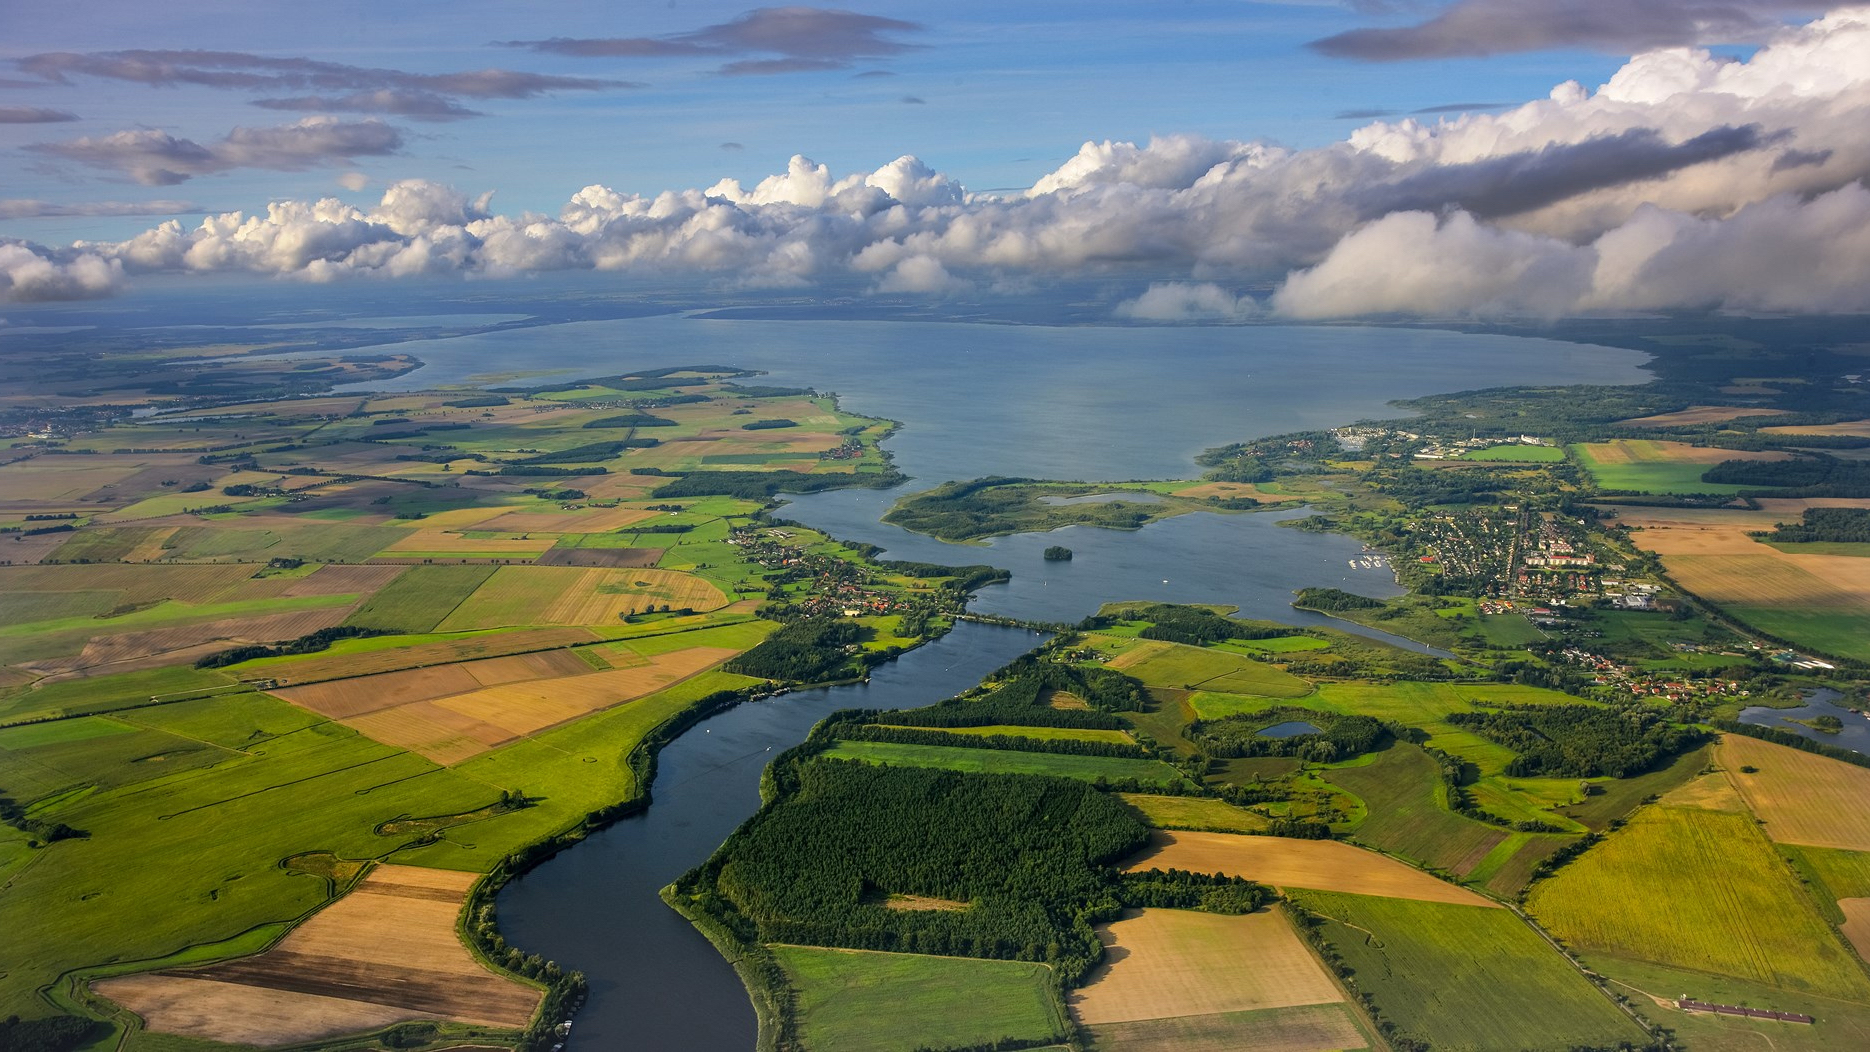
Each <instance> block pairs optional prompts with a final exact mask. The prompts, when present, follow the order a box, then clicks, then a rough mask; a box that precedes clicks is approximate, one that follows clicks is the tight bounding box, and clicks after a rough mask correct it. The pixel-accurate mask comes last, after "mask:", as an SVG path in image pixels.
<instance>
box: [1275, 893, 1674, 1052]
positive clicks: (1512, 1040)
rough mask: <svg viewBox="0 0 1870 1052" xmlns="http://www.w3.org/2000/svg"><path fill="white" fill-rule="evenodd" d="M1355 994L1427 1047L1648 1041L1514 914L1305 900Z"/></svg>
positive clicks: (1348, 899) (1402, 902) (1360, 899)
mask: <svg viewBox="0 0 1870 1052" xmlns="http://www.w3.org/2000/svg"><path fill="white" fill-rule="evenodd" d="M1292 897H1293V900H1294V901H1295V902H1296V903H1297V904H1298V905H1299V906H1301V907H1303V908H1305V909H1307V910H1310V911H1312V912H1314V913H1317V914H1319V915H1321V916H1324V917H1326V918H1329V919H1328V920H1327V921H1326V922H1325V925H1324V935H1325V937H1326V938H1327V939H1328V940H1329V941H1330V943H1331V945H1332V946H1333V947H1335V948H1336V949H1337V951H1338V953H1339V954H1340V955H1341V956H1342V957H1343V958H1344V961H1345V963H1346V964H1348V965H1350V967H1351V968H1352V969H1353V971H1354V972H1355V975H1354V981H1355V983H1356V989H1358V990H1359V991H1361V992H1362V993H1365V994H1368V995H1369V996H1370V997H1371V998H1372V999H1374V1000H1375V1002H1376V1005H1377V1008H1378V1010H1379V1011H1380V1012H1381V1013H1382V1014H1383V1016H1384V1017H1386V1018H1387V1019H1389V1020H1390V1021H1391V1022H1392V1023H1394V1024H1395V1025H1396V1026H1397V1028H1398V1029H1399V1030H1401V1032H1402V1033H1403V1034H1406V1035H1408V1036H1409V1037H1412V1038H1415V1039H1416V1040H1419V1041H1425V1042H1427V1043H1428V1044H1429V1046H1430V1047H1433V1048H1469V1049H1507V1048H1511V1049H1553V1050H1561V1052H1562V1050H1564V1049H1567V1048H1572V1047H1576V1046H1589V1047H1613V1046H1615V1045H1616V1044H1617V1043H1618V1042H1622V1041H1629V1042H1632V1043H1635V1042H1640V1041H1643V1040H1645V1039H1646V1035H1644V1033H1643V1031H1642V1030H1641V1029H1640V1028H1639V1027H1637V1026H1636V1024H1635V1023H1634V1022H1632V1021H1631V1020H1630V1019H1629V1017H1627V1016H1625V1015H1624V1014H1623V1012H1622V1011H1621V1010H1619V1009H1618V1008H1617V1006H1616V1005H1614V1004H1612V1003H1611V1001H1610V999H1609V998H1608V997H1606V996H1605V995H1604V994H1603V993H1601V992H1599V991H1598V990H1597V988H1596V987H1594V986H1592V985H1591V983H1590V982H1589V981H1588V980H1586V979H1585V978H1584V977H1583V976H1582V975H1580V974H1578V972H1577V970H1576V969H1574V968H1573V967H1572V966H1571V964H1570V963H1569V962H1567V961H1566V960H1565V959H1564V958H1563V957H1562V956H1560V955H1559V953H1558V952H1557V951H1556V950H1554V949H1552V948H1551V947H1550V946H1549V945H1547V944H1546V942H1545V940H1544V939H1541V938H1540V937H1539V935H1538V933H1537V932H1535V931H1533V930H1532V929H1531V928H1529V927H1527V925H1526V924H1525V922H1523V921H1521V920H1520V919H1519V918H1518V917H1516V916H1514V915H1513V913H1512V911H1510V910H1503V909H1486V908H1481V907H1475V906H1457V905H1452V904H1448V903H1440V902H1418V901H1412V900H1407V899H1388V898H1377V897H1375V896H1370V895H1347V894H1342V893H1332V892H1320V891H1303V892H1295V893H1293V896H1292Z"/></svg>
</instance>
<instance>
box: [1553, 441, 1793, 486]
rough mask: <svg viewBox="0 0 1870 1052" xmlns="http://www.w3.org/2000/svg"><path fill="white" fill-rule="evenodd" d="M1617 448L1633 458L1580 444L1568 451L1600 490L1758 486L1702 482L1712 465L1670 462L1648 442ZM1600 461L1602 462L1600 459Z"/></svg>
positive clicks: (1625, 443)
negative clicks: (1620, 460)
mask: <svg viewBox="0 0 1870 1052" xmlns="http://www.w3.org/2000/svg"><path fill="white" fill-rule="evenodd" d="M1618 444H1619V445H1621V446H1623V447H1625V448H1627V449H1629V450H1630V451H1631V452H1632V453H1633V454H1634V456H1633V457H1632V458H1631V459H1629V460H1628V461H1626V462H1618V460H1617V458H1615V457H1609V456H1606V455H1605V453H1604V447H1602V446H1599V445H1592V444H1580V445H1574V446H1572V447H1571V451H1572V453H1573V455H1575V456H1576V457H1577V458H1578V463H1580V464H1582V465H1584V469H1585V470H1586V471H1588V472H1590V474H1591V478H1592V480H1593V481H1595V482H1596V483H1597V485H1598V488H1600V489H1606V490H1628V491H1631V492H1634V493H1665V494H1675V493H1713V494H1729V493H1741V492H1744V491H1746V490H1750V489H1759V488H1760V487H1758V486H1737V485H1732V484H1729V483H1721V482H1703V481H1701V476H1702V475H1704V474H1706V473H1707V471H1708V469H1709V468H1710V467H1713V465H1712V464H1697V463H1693V462H1691V461H1685V460H1672V459H1669V458H1668V456H1667V447H1665V446H1662V445H1660V444H1658V443H1656V442H1654V441H1651V440H1648V439H1631V440H1620V441H1619V443H1618ZM1600 458H1602V459H1600Z"/></svg>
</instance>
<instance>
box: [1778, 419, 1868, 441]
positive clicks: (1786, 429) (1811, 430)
mask: <svg viewBox="0 0 1870 1052" xmlns="http://www.w3.org/2000/svg"><path fill="white" fill-rule="evenodd" d="M1760 430H1761V431H1763V432H1765V433H1767V434H1769V435H1843V436H1846V437H1849V438H1870V420H1845V421H1842V422H1841V423H1836V424H1784V425H1778V426H1774V427H1762V428H1760Z"/></svg>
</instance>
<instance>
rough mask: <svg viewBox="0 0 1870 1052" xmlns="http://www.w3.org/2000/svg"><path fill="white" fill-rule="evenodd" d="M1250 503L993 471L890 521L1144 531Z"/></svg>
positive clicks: (904, 504)
mask: <svg viewBox="0 0 1870 1052" xmlns="http://www.w3.org/2000/svg"><path fill="white" fill-rule="evenodd" d="M1248 507H1259V504H1258V503H1257V502H1254V501H1251V500H1247V501H1244V502H1243V501H1241V500H1238V499H1235V500H1226V501H1223V500H1211V499H1192V498H1187V497H1181V496H1177V495H1176V494H1175V493H1173V492H1164V491H1158V490H1152V489H1147V488H1145V487H1144V485H1142V484H1140V483H1088V482H1048V481H1041V480H1038V479H1027V478H1005V477H999V476H993V477H988V478H979V479H972V480H968V481H965V482H944V483H942V484H941V485H939V486H937V487H935V488H934V489H931V490H927V491H924V492H922V493H915V494H911V495H909V496H907V497H904V498H902V499H901V500H899V501H897V502H896V506H895V507H893V508H891V509H890V511H889V514H887V515H885V516H883V521H884V522H887V523H891V524H892V525H896V526H901V527H903V528H904V529H907V530H914V531H915V532H917V533H926V534H928V535H929V536H931V537H939V538H941V539H942V540H944V541H978V540H981V539H983V538H987V537H999V536H1003V535H1006V534H1011V533H1039V532H1044V531H1047V530H1056V529H1058V528H1059V527H1061V526H1097V527H1101V528H1103V529H1107V530H1140V529H1142V528H1143V527H1144V526H1147V525H1149V524H1150V523H1152V522H1155V521H1156V520H1158V519H1166V518H1168V517H1169V516H1171V515H1182V514H1185V513H1187V512H1191V511H1216V510H1246V509H1247V508H1248Z"/></svg>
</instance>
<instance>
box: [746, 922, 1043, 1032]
mask: <svg viewBox="0 0 1870 1052" xmlns="http://www.w3.org/2000/svg"><path fill="white" fill-rule="evenodd" d="M772 949H773V954H774V955H775V956H777V957H778V958H779V963H780V966H781V967H783V968H784V969H785V970H786V976H787V978H789V979H791V981H792V985H793V988H794V989H795V990H796V991H797V992H798V1001H797V1009H796V1011H797V1020H798V1028H799V1039H800V1043H801V1044H802V1045H804V1047H805V1048H807V1049H811V1050H812V1052H839V1050H852V1052H855V1050H863V1052H913V1050H915V1049H925V1048H960V1047H970V1048H971V1047H975V1046H984V1045H988V1044H991V1043H993V1042H996V1041H1000V1040H1003V1039H1014V1040H1017V1041H1024V1042H1047V1041H1053V1040H1058V1041H1063V1040H1064V1038H1065V1036H1066V1034H1067V1033H1068V1031H1069V1029H1070V1027H1069V1024H1068V1023H1067V1022H1066V1019H1065V1012H1064V1008H1063V1006H1061V1005H1060V1004H1059V1002H1058V995H1057V994H1056V993H1055V992H1054V991H1053V985H1052V970H1051V969H1050V968H1048V967H1046V966H1045V965H1043V964H1030V963H1027V962H1025V961H983V960H970V959H966V958H960V957H929V956H924V955H922V954H913V953H882V952H876V951H869V950H827V949H820V948H818V947H812V946H774V947H773V948H772ZM1019 1047H1030V1046H1027V1045H1021V1046H1019Z"/></svg>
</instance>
